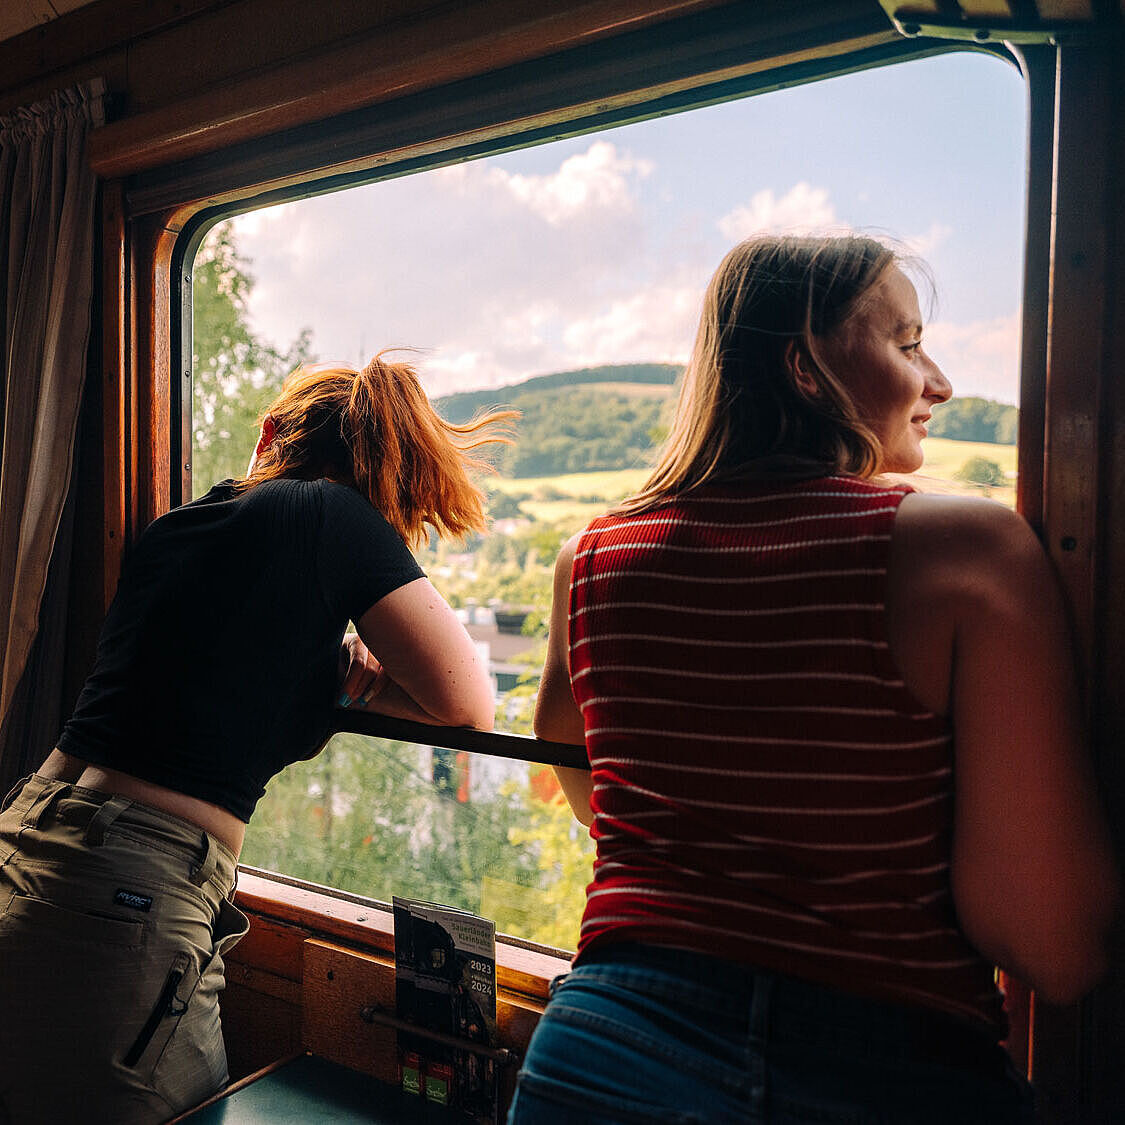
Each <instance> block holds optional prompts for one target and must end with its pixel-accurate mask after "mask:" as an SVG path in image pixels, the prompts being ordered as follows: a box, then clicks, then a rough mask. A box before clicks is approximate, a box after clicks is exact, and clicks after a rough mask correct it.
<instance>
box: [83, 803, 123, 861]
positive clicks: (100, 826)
mask: <svg viewBox="0 0 1125 1125" xmlns="http://www.w3.org/2000/svg"><path fill="white" fill-rule="evenodd" d="M132 803H133V802H132V801H130V800H129V799H128V798H127V797H110V799H109V800H108V801H106V803H105V804H104V805H102V807H101V808H100V809H98V811H97V812H96V813H94V815H93V816H92V817H90V823H89V824H87V825H86V843H87V844H88V845H89V846H90V847H91V848H100V847H101V846H102V844H104V843H105V833H106V829H107V828H108V827H109V826H110V825H111V824H112V823H113V822H114V821H115V820H116V819H117V818H118V817H119V816H120V815H121V814H122V813H123V812H124V811H125V810H126V809H127V808H128V807H129V806H130V805H131V804H132Z"/></svg>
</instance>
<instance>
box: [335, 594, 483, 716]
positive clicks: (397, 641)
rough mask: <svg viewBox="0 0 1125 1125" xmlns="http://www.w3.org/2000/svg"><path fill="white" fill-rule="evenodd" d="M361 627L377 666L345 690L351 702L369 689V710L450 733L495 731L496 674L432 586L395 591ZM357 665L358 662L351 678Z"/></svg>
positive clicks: (369, 667) (375, 607) (367, 615)
mask: <svg viewBox="0 0 1125 1125" xmlns="http://www.w3.org/2000/svg"><path fill="white" fill-rule="evenodd" d="M356 624H357V627H358V629H359V636H360V637H361V638H362V640H363V643H364V645H365V646H366V648H367V649H368V650H369V655H370V656H373V657H374V664H372V663H371V662H370V661H365V663H366V665H367V671H368V675H367V676H366V679H365V677H364V676H363V675H362V674H359V673H358V672H357V674H356V676H355V678H354V679H352V681H351V684H349V680H348V679H345V681H344V690H345V692H348V693H349V694H350V691H349V688H352V689H354V688H355V687H357V686H358V685H360V684H361V683H364V684H365V686H364V689H363V690H364V693H365V695H364V696H363V697H364V698H367V697H368V696H369V698H368V701H367V702H366V703H365V704H364V705H363V706H364V707H365V709H366V710H369V711H377V712H379V713H380V714H383V715H393V716H395V717H396V718H402V719H415V720H417V721H418V722H423V723H435V724H440V725H442V726H451V727H457V726H466V727H476V728H477V729H478V730H491V729H492V724H493V715H494V710H493V700H492V685H491V683H490V682H489V678H488V670H487V669H486V668H485V666H484V664H483V663H482V661H481V659H480V657H479V656H478V655H477V651H476V647H475V646H474V644H473V642H472V640H471V639H470V637H469V635H468V633H466V632H465V629H464V627H463V626H462V625H461V623H460V622H459V621H458V620H457V617H456V615H455V614H454V613H453V610H451V609H450V608H449V606H448V605H447V604H446V602H445V600H444V598H442V596H441V595H440V594H439V593H438V592H437V590H435V589H434V588H433V586H432V585H431V584H430V581H429V579H427V578H417V579H415V580H414V581H413V582H408V583H407V584H406V585H405V586H400V587H399V588H398V589H397V590H393V591H391V593H389V594H387V596H386V597H384V598H380V600H379V601H377V602H376V603H375V604H374V605H373V606H372V607H371V608H370V609H369V610H368V611H367V612H366V613H365V614H364V615H363V616H362V617H361V618H360V619H359V621H358V622H357V623H356ZM359 655H360V656H361V657H362V654H359ZM356 662H357V661H356V654H353V661H352V663H353V667H352V669H351V670H349V672H348V676H349V677H352V675H353V671H356ZM353 698H355V697H353Z"/></svg>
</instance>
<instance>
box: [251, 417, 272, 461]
mask: <svg viewBox="0 0 1125 1125" xmlns="http://www.w3.org/2000/svg"><path fill="white" fill-rule="evenodd" d="M276 433H277V423H276V422H275V421H274V420H273V415H272V414H267V415H266V416H265V417H264V418H263V419H262V432H261V434H259V436H258V447H257V449H255V450H254V452H255V453H257V454H258V456H261V455H262V454H263V453H265V451H266V450H267V449H269V447H270V446H271V445H273V439H274V435H275V434H276Z"/></svg>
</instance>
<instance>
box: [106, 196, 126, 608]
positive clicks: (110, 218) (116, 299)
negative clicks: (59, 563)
mask: <svg viewBox="0 0 1125 1125" xmlns="http://www.w3.org/2000/svg"><path fill="white" fill-rule="evenodd" d="M102 216H103V223H102V479H103V481H104V489H105V492H104V503H103V508H104V516H103V525H102V526H103V531H102V559H103V564H102V574H103V586H102V595H101V596H102V607H101V608H102V612H103V613H104V612H105V611H106V610H107V609H108V608H109V603H110V602H111V601H112V600H113V595H114V592H115V591H116V589H117V580H118V578H120V576H121V564H122V562H123V560H124V557H125V547H126V544H127V543H128V540H129V535H130V525H129V521H128V518H127V515H128V499H127V497H128V489H129V482H130V481H131V480H132V477H131V475H130V473H129V440H128V437H129V434H128V426H127V419H128V416H129V399H130V396H129V365H128V363H127V356H128V350H127V349H128V346H129V345H128V339H129V318H128V277H127V275H126V272H125V212H124V188H123V186H122V184H121V181H120V180H111V181H110V182H109V183H106V184H104V185H103V186H102Z"/></svg>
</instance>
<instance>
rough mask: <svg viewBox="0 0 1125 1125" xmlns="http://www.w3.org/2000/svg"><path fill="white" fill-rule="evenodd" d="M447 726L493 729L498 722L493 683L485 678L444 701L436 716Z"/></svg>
mask: <svg viewBox="0 0 1125 1125" xmlns="http://www.w3.org/2000/svg"><path fill="white" fill-rule="evenodd" d="M434 717H435V718H436V719H437V721H438V722H440V723H441V724H442V725H443V726H447V727H472V728H473V729H474V730H492V728H493V726H494V725H495V722H496V702H495V700H494V699H493V697H492V685H491V683H490V682H489V681H488V680H487V679H485V680H484V681H483V683H475V684H473V685H472V687H471V688H470V689H468V690H465V691H461V692H458V693H457V694H456V695H455V696H453V697H451V698H450V699H448V700H445V701H443V703H442V705H441V706H440V707H439V708H438V709H437V713H436V714H435V716H434Z"/></svg>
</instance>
